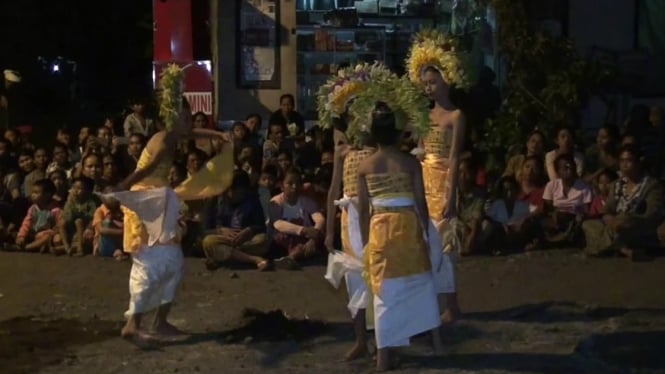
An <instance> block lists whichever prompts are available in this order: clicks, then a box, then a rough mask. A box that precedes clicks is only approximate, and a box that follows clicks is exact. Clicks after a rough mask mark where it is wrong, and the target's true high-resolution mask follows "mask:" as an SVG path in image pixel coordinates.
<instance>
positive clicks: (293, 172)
mask: <svg viewBox="0 0 665 374" xmlns="http://www.w3.org/2000/svg"><path fill="white" fill-rule="evenodd" d="M289 176H292V177H293V176H296V177H298V180H299V181H300V182H301V183H302V172H301V171H300V169H298V168H296V167H292V168H289V169H288V170H287V171H286V172H285V173H284V180H285V179H286V178H287V177H289Z"/></svg>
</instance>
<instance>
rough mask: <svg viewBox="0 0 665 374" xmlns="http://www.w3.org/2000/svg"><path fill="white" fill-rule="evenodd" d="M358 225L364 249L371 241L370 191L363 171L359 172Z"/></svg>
mask: <svg viewBox="0 0 665 374" xmlns="http://www.w3.org/2000/svg"><path fill="white" fill-rule="evenodd" d="M358 223H359V224H360V238H361V239H362V242H363V247H364V246H365V245H366V244H367V242H368V241H369V191H368V190H367V181H366V180H365V172H364V171H363V170H359V171H358Z"/></svg>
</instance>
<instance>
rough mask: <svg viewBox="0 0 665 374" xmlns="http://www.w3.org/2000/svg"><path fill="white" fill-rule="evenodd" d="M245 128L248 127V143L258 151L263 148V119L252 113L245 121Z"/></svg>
mask: <svg viewBox="0 0 665 374" xmlns="http://www.w3.org/2000/svg"><path fill="white" fill-rule="evenodd" d="M245 126H247V131H248V134H247V142H248V143H249V144H250V145H252V146H253V147H255V148H257V149H261V147H262V146H263V137H262V136H261V127H262V126H263V118H262V117H261V116H260V115H259V114H256V113H252V114H250V115H248V116H247V118H246V119H245Z"/></svg>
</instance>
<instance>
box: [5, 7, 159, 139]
mask: <svg viewBox="0 0 665 374" xmlns="http://www.w3.org/2000/svg"><path fill="white" fill-rule="evenodd" d="M58 58H61V61H60V64H59V66H60V71H59V72H57V73H56V72H53V68H52V66H53V63H54V62H55V61H56V59H58ZM67 61H69V62H73V63H75V65H74V64H73V63H67ZM74 67H75V68H74ZM8 68H10V69H15V70H18V71H19V72H20V73H21V74H22V76H23V84H22V86H23V87H22V89H23V90H24V92H25V96H26V99H27V103H26V104H27V105H28V107H29V108H32V110H31V113H30V115H31V117H32V118H31V120H32V122H33V123H34V124H35V125H36V126H44V127H53V126H61V125H68V126H71V127H77V126H80V125H81V124H83V123H90V124H93V125H101V124H102V123H103V117H104V116H106V115H111V116H119V115H120V112H121V111H123V110H126V108H127V103H128V100H129V99H130V98H132V97H136V96H142V97H144V96H148V95H150V90H151V87H152V79H151V71H152V2H151V1H150V0H116V1H113V0H106V1H99V0H96V1H85V0H58V1H43V0H20V1H18V0H13V1H12V0H3V1H0V70H4V69H8ZM100 117H101V118H100Z"/></svg>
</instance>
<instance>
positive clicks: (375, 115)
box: [370, 101, 401, 146]
mask: <svg viewBox="0 0 665 374" xmlns="http://www.w3.org/2000/svg"><path fill="white" fill-rule="evenodd" d="M396 122H397V120H396V118H395V112H393V110H392V109H390V107H389V106H388V104H386V103H384V102H382V101H379V102H377V103H376V105H375V106H374V110H373V111H372V124H371V128H370V134H371V135H372V137H373V138H374V140H375V141H376V143H377V144H379V145H382V146H393V145H395V144H397V143H398V142H399V141H400V140H401V139H400V134H401V131H400V130H398V129H397V123H396Z"/></svg>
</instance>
